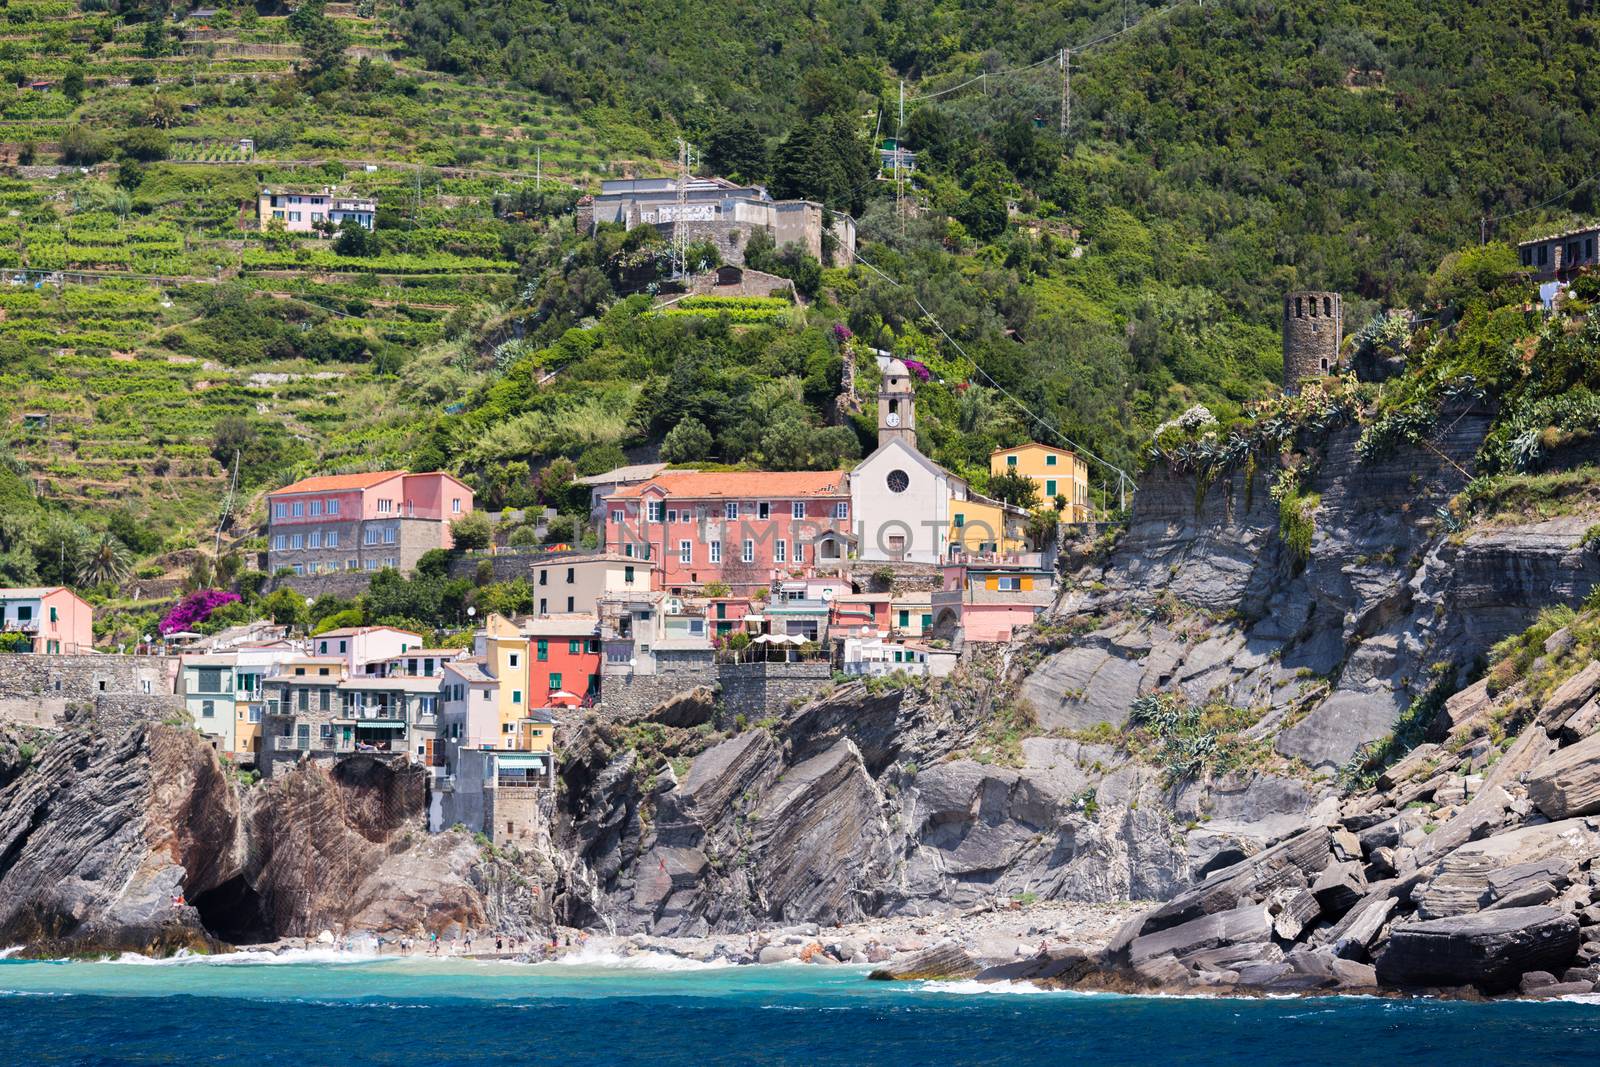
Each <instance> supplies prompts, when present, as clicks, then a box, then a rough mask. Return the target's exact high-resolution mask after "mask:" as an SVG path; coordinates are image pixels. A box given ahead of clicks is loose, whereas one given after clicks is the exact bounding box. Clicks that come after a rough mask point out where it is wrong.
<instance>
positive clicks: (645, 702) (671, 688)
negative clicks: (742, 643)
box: [600, 672, 712, 715]
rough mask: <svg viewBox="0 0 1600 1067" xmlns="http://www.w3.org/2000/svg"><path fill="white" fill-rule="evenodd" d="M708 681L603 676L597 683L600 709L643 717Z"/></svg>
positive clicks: (704, 678)
mask: <svg viewBox="0 0 1600 1067" xmlns="http://www.w3.org/2000/svg"><path fill="white" fill-rule="evenodd" d="M711 680H712V678H711V677H709V676H708V675H707V674H706V673H704V672H701V673H694V674H687V673H686V674H636V675H633V676H632V677H629V676H628V675H625V674H622V675H609V674H608V675H605V676H604V677H603V679H602V680H601V683H600V705H601V707H603V708H605V709H606V710H607V711H612V712H619V713H621V714H625V715H643V714H644V713H645V712H647V711H650V710H651V709H653V708H654V707H656V705H658V704H661V703H663V702H664V701H666V700H668V699H670V698H671V697H674V696H676V695H677V694H679V693H687V692H688V691H689V690H691V689H693V688H695V687H696V686H699V685H705V684H706V683H707V682H708V681H711Z"/></svg>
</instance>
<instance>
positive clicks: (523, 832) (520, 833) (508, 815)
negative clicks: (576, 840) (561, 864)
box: [468, 785, 555, 851]
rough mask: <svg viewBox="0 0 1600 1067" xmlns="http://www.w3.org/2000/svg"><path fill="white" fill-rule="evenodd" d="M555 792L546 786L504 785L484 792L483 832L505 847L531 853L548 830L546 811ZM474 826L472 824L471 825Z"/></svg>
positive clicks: (491, 839)
mask: <svg viewBox="0 0 1600 1067" xmlns="http://www.w3.org/2000/svg"><path fill="white" fill-rule="evenodd" d="M554 798H555V791H554V790H552V789H547V788H545V787H544V786H532V785H501V786H498V787H497V788H495V789H486V790H484V792H483V832H484V833H485V834H487V835H488V837H489V840H490V841H493V842H494V843H495V844H496V845H499V846H501V847H502V848H503V847H505V846H507V845H515V846H516V847H518V848H521V849H524V850H527V851H532V850H533V849H535V848H537V847H538V845H539V843H540V841H541V839H542V838H544V837H545V836H546V835H547V833H548V831H547V830H546V819H545V811H546V810H547V808H548V807H549V804H550V802H551V801H553V800H554ZM468 825H471V824H468Z"/></svg>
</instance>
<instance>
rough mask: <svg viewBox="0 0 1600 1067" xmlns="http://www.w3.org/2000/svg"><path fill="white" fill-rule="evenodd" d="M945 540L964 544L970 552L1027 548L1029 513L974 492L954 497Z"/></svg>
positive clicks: (960, 544) (1010, 550)
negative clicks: (962, 496)
mask: <svg viewBox="0 0 1600 1067" xmlns="http://www.w3.org/2000/svg"><path fill="white" fill-rule="evenodd" d="M946 543H947V544H949V545H950V546H951V547H952V548H953V547H955V546H957V545H959V546H961V548H962V550H963V551H965V552H966V553H967V554H968V555H977V554H990V553H997V552H998V553H1012V552H1026V551H1027V549H1028V513H1027V512H1026V511H1023V510H1022V509H1021V508H1019V507H1014V506H1012V505H1010V504H1002V503H1001V502H1000V501H998V500H990V499H989V498H988V497H981V496H978V495H976V494H974V493H969V494H968V495H967V498H966V499H965V500H959V499H952V500H951V501H950V531H949V536H948V537H947V538H946Z"/></svg>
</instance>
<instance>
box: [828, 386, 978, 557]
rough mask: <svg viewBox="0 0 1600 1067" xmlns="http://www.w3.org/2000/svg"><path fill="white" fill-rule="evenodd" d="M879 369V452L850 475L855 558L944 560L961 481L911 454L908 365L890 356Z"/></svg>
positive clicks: (963, 489) (912, 406) (912, 400)
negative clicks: (953, 507) (880, 374)
mask: <svg viewBox="0 0 1600 1067" xmlns="http://www.w3.org/2000/svg"><path fill="white" fill-rule="evenodd" d="M881 369H882V372H883V377H882V382H881V383H880V385H879V386H878V447H877V449H876V450H875V451H874V452H873V453H872V454H871V455H870V456H868V457H867V458H866V459H864V460H862V461H861V462H860V463H858V464H857V465H856V467H855V469H854V470H852V471H851V472H850V507H851V514H852V516H853V517H854V521H855V529H856V537H857V545H856V558H858V559H862V560H877V561H885V562H887V561H896V560H897V561H903V562H907V563H942V562H944V561H945V554H946V552H947V550H948V541H949V533H950V504H951V501H952V500H955V501H960V500H965V499H967V483H966V480H965V479H963V478H960V477H958V476H957V475H955V474H952V473H951V472H950V471H947V470H945V469H944V468H943V467H941V466H939V464H937V463H935V462H934V461H933V460H931V459H929V458H928V457H927V456H924V455H923V454H922V453H921V452H919V451H918V450H917V423H916V393H915V389H914V387H913V384H912V380H911V374H910V372H909V371H907V370H906V365H905V364H904V363H903V362H901V361H900V360H898V359H889V360H886V361H884V362H883V364H882V365H881Z"/></svg>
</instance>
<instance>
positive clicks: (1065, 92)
mask: <svg viewBox="0 0 1600 1067" xmlns="http://www.w3.org/2000/svg"><path fill="white" fill-rule="evenodd" d="M1070 125H1072V49H1070V48H1063V49H1062V50H1061V140H1062V141H1063V142H1064V141H1066V139H1067V127H1069V126H1070Z"/></svg>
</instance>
